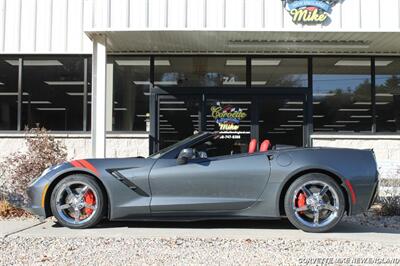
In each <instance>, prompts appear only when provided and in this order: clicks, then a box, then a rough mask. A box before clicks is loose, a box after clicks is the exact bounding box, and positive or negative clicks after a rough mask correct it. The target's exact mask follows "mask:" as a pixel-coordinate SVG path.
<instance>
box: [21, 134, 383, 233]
mask: <svg viewBox="0 0 400 266" xmlns="http://www.w3.org/2000/svg"><path fill="white" fill-rule="evenodd" d="M249 142H250V143H249V144H248V145H247V144H246V145H243V141H242V142H239V141H237V140H236V139H235V138H227V137H226V135H224V134H221V133H216V132H201V133H198V134H195V135H193V136H191V137H189V138H187V139H184V140H182V141H180V142H178V143H176V144H174V145H172V146H170V147H167V148H165V149H163V150H161V151H159V152H157V153H155V154H153V155H151V156H149V157H147V158H143V157H136V158H118V159H117V158H115V159H108V158H107V159H87V160H75V161H70V162H65V163H63V164H60V165H57V166H53V167H50V168H49V169H47V170H45V171H44V172H43V174H42V175H41V176H40V177H38V178H36V179H35V180H34V181H33V182H32V183H31V184H30V186H29V188H28V195H29V198H30V205H29V208H28V209H29V210H30V211H31V212H32V213H34V214H35V215H37V216H40V217H49V216H55V218H56V219H57V220H58V222H59V223H60V224H61V225H63V226H66V227H70V228H88V227H93V226H95V225H96V224H98V223H99V222H101V221H102V220H105V219H107V220H111V221H122V220H125V221H127V220H183V221H193V220H206V219H264V220H266V219H280V218H286V217H287V218H288V219H289V221H290V222H291V223H292V224H293V225H294V226H295V227H297V228H299V229H302V230H304V231H308V232H325V231H328V230H331V229H332V228H333V227H335V225H337V224H338V222H339V221H340V220H341V219H342V217H343V216H344V215H345V214H347V215H355V214H359V213H362V212H364V211H366V210H367V209H368V208H369V207H370V206H371V204H372V202H373V200H374V198H375V196H376V194H377V186H378V171H377V166H376V162H375V155H374V153H373V151H372V150H357V149H342V148H340V149H339V148H299V147H292V146H287V145H278V144H275V145H271V143H270V141H269V140H264V141H263V142H262V143H257V141H256V140H255V139H251V140H250V141H249Z"/></svg>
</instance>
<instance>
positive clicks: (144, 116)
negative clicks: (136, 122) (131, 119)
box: [136, 115, 148, 118]
mask: <svg viewBox="0 0 400 266" xmlns="http://www.w3.org/2000/svg"><path fill="white" fill-rule="evenodd" d="M136 116H137V117H141V118H147V117H148V115H136Z"/></svg>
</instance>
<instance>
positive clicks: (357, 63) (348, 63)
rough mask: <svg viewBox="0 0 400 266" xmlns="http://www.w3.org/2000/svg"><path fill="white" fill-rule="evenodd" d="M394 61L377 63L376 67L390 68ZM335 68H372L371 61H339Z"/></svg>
mask: <svg viewBox="0 0 400 266" xmlns="http://www.w3.org/2000/svg"><path fill="white" fill-rule="evenodd" d="M392 62H393V61H383V60H382V61H375V66H388V65H390V64H391V63H392ZM335 66H371V60H339V61H337V62H336V63H335Z"/></svg>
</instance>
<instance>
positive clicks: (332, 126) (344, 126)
mask: <svg viewBox="0 0 400 266" xmlns="http://www.w3.org/2000/svg"><path fill="white" fill-rule="evenodd" d="M324 127H346V125H324Z"/></svg>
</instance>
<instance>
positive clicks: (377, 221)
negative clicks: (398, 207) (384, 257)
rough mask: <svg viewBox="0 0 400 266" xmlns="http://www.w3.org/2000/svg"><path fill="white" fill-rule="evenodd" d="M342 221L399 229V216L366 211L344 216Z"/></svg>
mask: <svg viewBox="0 0 400 266" xmlns="http://www.w3.org/2000/svg"><path fill="white" fill-rule="evenodd" d="M343 221H346V222H350V223H354V224H360V225H363V226H369V227H378V228H390V229H395V230H400V216H377V215H374V214H373V213H370V212H367V213H364V214H359V215H355V216H345V217H343ZM399 242H400V240H399Z"/></svg>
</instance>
